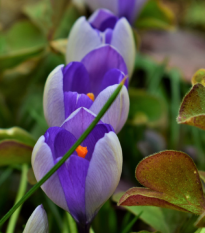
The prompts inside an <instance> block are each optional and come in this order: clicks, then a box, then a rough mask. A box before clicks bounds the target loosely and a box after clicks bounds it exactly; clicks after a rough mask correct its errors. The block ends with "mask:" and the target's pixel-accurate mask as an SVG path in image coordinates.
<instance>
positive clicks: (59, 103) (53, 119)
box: [43, 65, 65, 126]
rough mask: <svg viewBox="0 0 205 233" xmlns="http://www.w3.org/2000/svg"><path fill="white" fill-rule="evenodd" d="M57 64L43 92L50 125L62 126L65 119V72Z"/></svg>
mask: <svg viewBox="0 0 205 233" xmlns="http://www.w3.org/2000/svg"><path fill="white" fill-rule="evenodd" d="M63 67H64V65H59V66H57V67H56V68H55V69H54V70H53V71H52V72H51V73H50V75H49V76H48V78H47V81H46V85H45V88H44V94H43V109H44V115H45V118H46V121H47V123H48V125H49V126H60V125H61V124H62V122H63V121H64V119H65V110H64V95H63V73H62V68H63Z"/></svg>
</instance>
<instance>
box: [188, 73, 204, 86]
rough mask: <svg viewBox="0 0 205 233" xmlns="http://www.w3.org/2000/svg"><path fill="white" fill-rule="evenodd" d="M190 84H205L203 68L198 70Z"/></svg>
mask: <svg viewBox="0 0 205 233" xmlns="http://www.w3.org/2000/svg"><path fill="white" fill-rule="evenodd" d="M191 83H192V86H194V85H195V84H197V83H201V84H202V85H203V86H205V69H200V70H198V71H197V72H196V73H195V74H194V76H193V77H192V80H191Z"/></svg>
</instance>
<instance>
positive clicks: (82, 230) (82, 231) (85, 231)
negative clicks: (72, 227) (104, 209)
mask: <svg viewBox="0 0 205 233" xmlns="http://www.w3.org/2000/svg"><path fill="white" fill-rule="evenodd" d="M77 226H78V233H89V232H90V224H89V225H80V224H77Z"/></svg>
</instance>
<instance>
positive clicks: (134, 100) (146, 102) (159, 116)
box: [128, 88, 167, 127]
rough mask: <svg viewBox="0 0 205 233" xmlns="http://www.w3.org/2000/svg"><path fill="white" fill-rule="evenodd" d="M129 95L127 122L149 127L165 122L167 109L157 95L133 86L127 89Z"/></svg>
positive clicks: (161, 124)
mask: <svg viewBox="0 0 205 233" xmlns="http://www.w3.org/2000/svg"><path fill="white" fill-rule="evenodd" d="M129 96H130V113H129V121H128V122H129V123H131V124H133V125H141V124H142V125H143V124H145V125H148V126H150V127H153V126H164V125H165V124H166V115H167V109H166V106H165V103H164V102H163V101H162V100H161V99H160V98H159V97H157V96H155V95H152V94H148V93H146V92H144V91H141V90H137V89H134V88H130V89H129Z"/></svg>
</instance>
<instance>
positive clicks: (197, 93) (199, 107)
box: [177, 83, 205, 130]
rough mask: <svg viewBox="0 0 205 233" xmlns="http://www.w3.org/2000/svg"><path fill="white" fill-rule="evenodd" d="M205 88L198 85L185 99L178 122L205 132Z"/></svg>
mask: <svg viewBox="0 0 205 233" xmlns="http://www.w3.org/2000/svg"><path fill="white" fill-rule="evenodd" d="M204 100H205V87H204V86H203V85H202V84H200V83H198V84H196V85H194V86H193V87H192V89H191V90H190V91H189V92H188V94H186V96H185V97H184V99H183V101H182V104H181V106H180V109H179V115H178V118H177V122H178V123H179V124H187V125H192V126H195V127H198V128H200V129H203V130H205V101H204Z"/></svg>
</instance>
